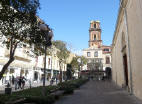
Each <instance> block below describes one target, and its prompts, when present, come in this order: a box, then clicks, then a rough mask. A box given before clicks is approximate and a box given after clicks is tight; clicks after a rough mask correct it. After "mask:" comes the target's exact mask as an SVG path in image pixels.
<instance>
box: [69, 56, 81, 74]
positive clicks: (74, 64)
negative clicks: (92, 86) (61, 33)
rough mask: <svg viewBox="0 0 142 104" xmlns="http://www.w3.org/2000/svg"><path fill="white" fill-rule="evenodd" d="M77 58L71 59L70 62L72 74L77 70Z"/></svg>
mask: <svg viewBox="0 0 142 104" xmlns="http://www.w3.org/2000/svg"><path fill="white" fill-rule="evenodd" d="M78 58H79V57H73V59H72V61H71V63H70V64H71V66H72V72H73V73H74V72H75V70H78V69H79V62H78V61H77V60H78Z"/></svg>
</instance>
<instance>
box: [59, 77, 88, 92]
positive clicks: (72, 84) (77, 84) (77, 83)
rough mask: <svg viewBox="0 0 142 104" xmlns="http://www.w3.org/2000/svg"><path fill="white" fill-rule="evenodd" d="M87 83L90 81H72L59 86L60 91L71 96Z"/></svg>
mask: <svg viewBox="0 0 142 104" xmlns="http://www.w3.org/2000/svg"><path fill="white" fill-rule="evenodd" d="M87 81H88V79H76V80H70V81H67V82H62V83H59V84H58V86H59V88H60V90H64V94H71V93H73V91H74V89H76V88H79V87H80V86H81V85H83V84H84V83H86V82H87Z"/></svg>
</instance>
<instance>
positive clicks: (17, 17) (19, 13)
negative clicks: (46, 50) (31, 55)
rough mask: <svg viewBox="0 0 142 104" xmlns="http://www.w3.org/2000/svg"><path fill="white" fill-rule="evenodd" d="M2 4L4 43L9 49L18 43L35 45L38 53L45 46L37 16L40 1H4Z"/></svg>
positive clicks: (0, 16)
mask: <svg viewBox="0 0 142 104" xmlns="http://www.w3.org/2000/svg"><path fill="white" fill-rule="evenodd" d="M0 4H1V7H0V14H1V15H0V32H1V33H2V34H0V35H4V36H5V38H6V39H5V40H4V41H3V43H5V44H6V46H7V48H8V49H9V48H10V47H14V45H16V43H20V44H23V43H28V44H30V45H31V44H35V51H38V50H39V49H40V48H42V47H43V45H45V36H44V34H42V32H41V31H40V29H39V22H40V21H39V18H38V17H37V16H36V11H37V9H38V8H39V0H2V1H0ZM10 42H11V43H12V45H13V46H12V45H10ZM40 52H42V50H40ZM40 52H37V53H40Z"/></svg>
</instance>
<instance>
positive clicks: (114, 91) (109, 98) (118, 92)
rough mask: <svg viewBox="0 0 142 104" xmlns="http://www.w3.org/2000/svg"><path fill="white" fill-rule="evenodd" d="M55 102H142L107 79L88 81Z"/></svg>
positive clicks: (63, 103) (125, 103)
mask: <svg viewBox="0 0 142 104" xmlns="http://www.w3.org/2000/svg"><path fill="white" fill-rule="evenodd" d="M55 104H142V102H141V101H140V100H138V99H137V98H136V97H135V96H133V95H130V94H129V93H128V92H126V91H125V90H123V89H121V88H119V87H118V86H116V85H115V84H114V83H112V82H109V81H89V82H88V83H87V84H85V85H83V86H82V87H81V88H80V89H78V90H75V92H74V94H73V95H68V96H64V97H62V98H61V99H59V100H58V101H57V102H55Z"/></svg>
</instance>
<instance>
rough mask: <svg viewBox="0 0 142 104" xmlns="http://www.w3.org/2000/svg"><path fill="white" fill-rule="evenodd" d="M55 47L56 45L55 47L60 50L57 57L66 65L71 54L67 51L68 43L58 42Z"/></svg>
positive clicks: (54, 43)
mask: <svg viewBox="0 0 142 104" xmlns="http://www.w3.org/2000/svg"><path fill="white" fill-rule="evenodd" d="M53 45H55V47H56V48H57V49H59V51H58V52H57V57H58V58H59V61H60V62H65V63H66V59H67V58H68V57H69V53H70V52H69V51H68V49H67V46H66V43H65V42H64V41H61V40H56V41H54V42H53Z"/></svg>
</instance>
